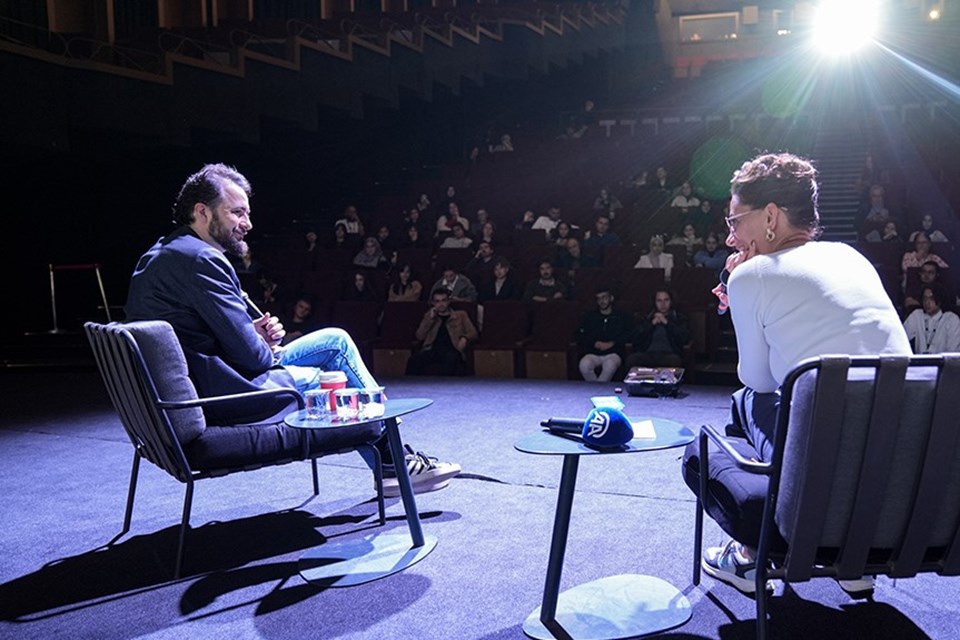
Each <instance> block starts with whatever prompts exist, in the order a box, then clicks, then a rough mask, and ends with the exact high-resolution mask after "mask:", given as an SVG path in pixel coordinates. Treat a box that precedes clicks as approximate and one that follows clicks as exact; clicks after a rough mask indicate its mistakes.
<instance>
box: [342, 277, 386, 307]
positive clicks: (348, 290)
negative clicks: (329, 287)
mask: <svg viewBox="0 0 960 640" xmlns="http://www.w3.org/2000/svg"><path fill="white" fill-rule="evenodd" d="M340 299H341V300H347V301H351V302H380V296H379V295H378V294H377V292H376V291H374V290H373V286H371V284H370V282H369V281H368V280H367V276H366V274H365V273H363V272H362V271H354V272H353V273H351V274H350V277H349V278H348V279H347V285H346V287H345V288H344V291H343V294H342V295H341V296H340Z"/></svg>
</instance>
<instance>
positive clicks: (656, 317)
mask: <svg viewBox="0 0 960 640" xmlns="http://www.w3.org/2000/svg"><path fill="white" fill-rule="evenodd" d="M650 322H651V324H669V322H668V321H667V316H665V315H664V314H662V313H660V312H659V311H657V312H656V313H655V314H653V319H652V320H650Z"/></svg>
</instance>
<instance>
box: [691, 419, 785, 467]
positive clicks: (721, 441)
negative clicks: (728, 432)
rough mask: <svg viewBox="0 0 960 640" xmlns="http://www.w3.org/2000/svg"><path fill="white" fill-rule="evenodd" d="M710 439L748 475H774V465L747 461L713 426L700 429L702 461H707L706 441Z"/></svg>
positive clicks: (706, 425) (704, 426) (707, 425)
mask: <svg viewBox="0 0 960 640" xmlns="http://www.w3.org/2000/svg"><path fill="white" fill-rule="evenodd" d="M707 438H710V439H711V440H713V441H714V442H715V443H716V444H717V446H718V447H720V450H721V451H722V452H723V453H725V454H726V455H727V456H729V457H730V458H732V459H733V461H734V462H735V463H736V464H737V467H738V468H739V469H742V470H743V471H746V472H748V473H755V474H760V475H765V476H768V475H770V474H771V473H773V465H771V464H770V463H769V462H758V461H756V460H747V459H746V458H744V457H743V456H742V455H740V453H739V452H738V451H737V450H736V449H734V448H733V447H732V446H731V445H730V443H729V442H727V439H726V437H725V436H723V435H722V434H720V432H718V431H717V430H716V428H715V427H714V426H713V425H709V424H705V425H703V426H702V427H700V457H701V459H704V460H705V459H706V456H707V452H706V440H707Z"/></svg>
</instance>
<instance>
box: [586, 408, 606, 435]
mask: <svg viewBox="0 0 960 640" xmlns="http://www.w3.org/2000/svg"><path fill="white" fill-rule="evenodd" d="M609 428H610V415H609V414H608V413H607V412H606V411H594V412H593V415H592V416H590V420H589V421H588V422H587V433H586V435H587V437H589V438H597V439H600V438H603V437H604V436H605V435H607V430H608V429H609Z"/></svg>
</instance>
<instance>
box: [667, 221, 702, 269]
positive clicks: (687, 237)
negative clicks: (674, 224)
mask: <svg viewBox="0 0 960 640" xmlns="http://www.w3.org/2000/svg"><path fill="white" fill-rule="evenodd" d="M667 244H668V245H670V246H674V247H681V246H682V247H683V248H684V249H685V250H686V254H687V257H686V260H685V263H686V264H687V266H692V265H693V255H694V254H695V253H696V252H697V251H699V250H700V249H701V248H702V247H703V238H701V237H700V236H698V235H697V229H696V227H694V226H693V224H691V223H689V222H688V223H687V224H685V225H683V227H682V228H681V229H680V233H679V234H677V235H675V236H674V237H673V238H671V239H670V242H668V243H667Z"/></svg>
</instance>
